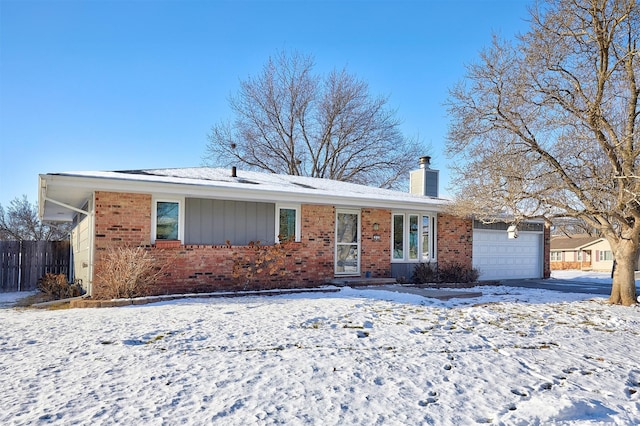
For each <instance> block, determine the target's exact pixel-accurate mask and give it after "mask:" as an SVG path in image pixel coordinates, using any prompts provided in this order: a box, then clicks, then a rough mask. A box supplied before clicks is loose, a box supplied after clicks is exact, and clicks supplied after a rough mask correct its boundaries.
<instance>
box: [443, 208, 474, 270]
mask: <svg viewBox="0 0 640 426" xmlns="http://www.w3.org/2000/svg"><path fill="white" fill-rule="evenodd" d="M438 263H439V264H442V265H448V264H452V263H458V264H460V265H462V266H464V267H466V268H469V269H470V268H472V267H473V220H471V219H464V218H459V217H455V216H452V215H448V214H442V213H441V214H438Z"/></svg>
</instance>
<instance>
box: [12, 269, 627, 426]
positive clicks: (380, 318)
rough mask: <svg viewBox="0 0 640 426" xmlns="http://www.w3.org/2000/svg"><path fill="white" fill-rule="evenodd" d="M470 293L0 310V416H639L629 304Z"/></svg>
mask: <svg viewBox="0 0 640 426" xmlns="http://www.w3.org/2000/svg"><path fill="white" fill-rule="evenodd" d="M596 279H597V278H596ZM481 291H482V292H483V293H484V296H482V297H481V298H475V299H453V300H451V301H448V302H441V301H438V300H434V299H426V298H423V297H419V296H415V295H406V294H400V293H392V292H385V291H379V290H356V289H349V288H345V289H343V290H341V291H340V292H339V293H324V294H297V295H288V296H273V297H244V298H222V299H185V300H179V301H173V302H169V303H156V304H150V305H142V306H130V307H125V308H103V309H74V310H60V311H47V310H31V309H29V310H21V309H1V310H0V324H2V332H1V333H0V376H1V377H2V379H1V380H0V407H2V410H0V424H3V425H14V424H15V425H26V424H60V425H62V424H64V425H70V424H92V425H100V424H115V423H120V424H150V425H164V424H166V425H169V424H171V425H173V424H198V425H200V424H225V425H226V424H232V425H246V424H274V423H280V424H294V425H295V424H322V425H327V424H329V425H337V424H341V425H342V424H389V425H405V424H451V425H462V424H464V425H469V424H509V425H511V424H523V425H530V424H549V423H554V424H580V425H582V424H620V425H623V424H624V425H627V424H640V361H639V359H638V354H640V309H639V308H638V307H630V308H625V307H619V306H608V305H606V304H605V300H606V299H604V298H602V297H599V296H593V295H587V294H581V295H580V294H562V293H556V292H551V291H545V290H532V289H524V288H510V287H482V288H481ZM2 297H4V299H3V298H2ZM2 297H0V303H1V302H2V300H4V301H5V302H6V301H7V298H10V297H11V296H6V295H5V296H2Z"/></svg>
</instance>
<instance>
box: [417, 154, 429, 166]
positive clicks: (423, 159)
mask: <svg viewBox="0 0 640 426" xmlns="http://www.w3.org/2000/svg"><path fill="white" fill-rule="evenodd" d="M418 164H420V168H421V169H428V168H429V166H430V165H431V157H429V156H428V155H425V156H424V157H420V161H418Z"/></svg>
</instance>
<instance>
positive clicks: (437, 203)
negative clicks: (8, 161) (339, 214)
mask: <svg viewBox="0 0 640 426" xmlns="http://www.w3.org/2000/svg"><path fill="white" fill-rule="evenodd" d="M40 180H41V204H42V201H43V200H44V198H50V199H53V200H57V201H59V202H62V203H64V204H68V205H71V206H73V207H76V208H81V207H82V205H81V204H83V203H84V200H86V197H88V195H90V193H91V192H92V191H95V190H102V191H122V192H146V193H154V194H166V195H175V196H178V195H180V196H185V197H202V198H223V199H233V200H249V201H269V202H297V203H311V204H333V205H340V206H354V207H371V208H403V209H416V210H418V209H420V210H424V209H429V210H441V209H442V207H443V206H444V205H446V204H447V200H444V199H441V198H435V197H429V196H422V195H416V194H410V193H409V192H402V191H394V190H389V189H382V188H376V187H371V186H366V185H359V184H354V183H349V182H341V181H336V180H331V179H321V178H312V177H306V176H291V175H280V174H275V173H263V172H255V171H244V170H237V171H236V176H232V172H231V169H221V168H210V167H190V168H176V169H146V170H122V171H78V172H64V173H50V174H46V175H40ZM74 193H75V195H76V196H75V197H74V196H73V194H74ZM56 197H57V198H56ZM83 197H85V198H84V199H82V200H81V198H83ZM78 204H80V205H78ZM56 206H57V207H56ZM47 210H49V212H47ZM53 210H58V211H57V212H56V215H54V217H57V218H58V219H60V216H61V209H60V205H59V204H58V205H56V204H55V203H48V204H45V206H44V207H42V205H41V215H42V216H43V218H45V219H46V218H49V220H54V219H52V218H51V217H50V216H51V214H48V213H52V212H53ZM66 219H67V220H68V219H69V218H68V217H67V218H66Z"/></svg>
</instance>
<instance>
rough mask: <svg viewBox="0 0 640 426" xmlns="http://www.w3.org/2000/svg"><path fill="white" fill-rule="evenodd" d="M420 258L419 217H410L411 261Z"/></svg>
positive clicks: (411, 215)
mask: <svg viewBox="0 0 640 426" xmlns="http://www.w3.org/2000/svg"><path fill="white" fill-rule="evenodd" d="M417 258H418V215H417V214H410V215H409V259H412V260H414V259H417Z"/></svg>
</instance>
